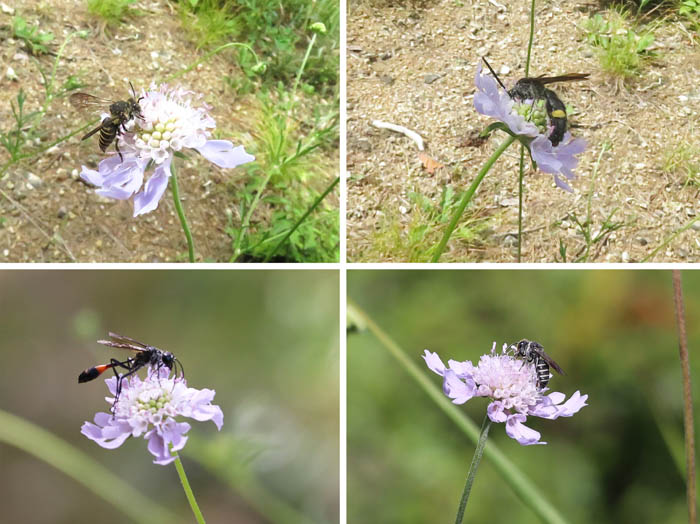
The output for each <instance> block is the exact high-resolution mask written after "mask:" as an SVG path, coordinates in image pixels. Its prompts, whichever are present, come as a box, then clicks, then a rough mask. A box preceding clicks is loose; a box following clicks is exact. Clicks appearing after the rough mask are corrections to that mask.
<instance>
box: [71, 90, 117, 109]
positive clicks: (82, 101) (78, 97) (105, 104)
mask: <svg viewBox="0 0 700 524" xmlns="http://www.w3.org/2000/svg"><path fill="white" fill-rule="evenodd" d="M69 100H70V103H71V104H73V106H74V107H77V108H78V109H81V110H83V111H88V110H90V109H102V110H104V111H106V110H107V109H108V108H109V105H110V104H111V103H112V101H111V100H107V99H106V98H99V97H97V96H92V95H89V94H87V93H73V94H72V95H71V96H70V97H69Z"/></svg>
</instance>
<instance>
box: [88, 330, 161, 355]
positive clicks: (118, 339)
mask: <svg viewBox="0 0 700 524" xmlns="http://www.w3.org/2000/svg"><path fill="white" fill-rule="evenodd" d="M108 334H109V337H110V338H111V339H113V340H98V341H97V343H98V344H102V345H104V346H109V347H111V348H120V349H129V350H131V351H146V350H150V349H151V346H149V345H148V344H144V343H143V342H139V341H138V340H134V339H133V338H130V337H127V336H124V335H117V334H116V333H112V332H110V333H108Z"/></svg>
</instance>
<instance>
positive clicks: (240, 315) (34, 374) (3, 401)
mask: <svg viewBox="0 0 700 524" xmlns="http://www.w3.org/2000/svg"><path fill="white" fill-rule="evenodd" d="M0 290H1V291H0V311H1V312H2V336H1V337H0V358H1V365H0V410H5V411H8V412H10V413H12V414H14V415H16V416H19V417H22V418H23V419H26V420H28V421H31V422H32V423H34V424H37V425H38V426H41V427H42V428H44V429H46V430H48V431H50V432H52V433H53V434H55V435H57V436H58V437H60V438H62V439H64V440H65V441H67V442H68V443H69V444H70V445H72V446H75V447H77V448H78V449H79V450H81V451H82V452H84V453H85V454H86V455H88V457H89V458H91V459H94V461H95V463H99V464H101V465H103V466H106V467H107V468H109V469H110V470H111V471H112V472H113V473H114V474H116V475H117V476H118V477H120V478H121V479H124V480H125V481H126V482H128V483H130V484H131V486H132V487H134V488H136V489H137V490H139V491H140V492H141V493H143V494H144V495H146V496H147V497H149V498H150V499H151V500H153V501H154V502H157V503H158V504H161V505H163V506H165V507H166V508H167V509H168V510H170V511H172V512H174V513H176V514H178V515H180V516H181V517H182V522H193V520H194V519H193V516H192V513H191V511H190V508H189V506H188V504H187V501H186V499H185V496H184V493H183V490H182V488H181V486H180V484H179V480H178V477H177V474H176V472H175V469H174V467H173V466H172V465H171V466H165V467H163V466H157V465H154V464H152V458H153V457H152V456H151V455H150V453H148V451H147V449H146V441H145V440H143V439H134V438H131V439H129V440H127V442H126V443H125V444H124V445H122V446H121V447H120V448H118V449H116V450H105V449H102V448H101V447H99V446H98V445H97V444H96V443H94V442H92V441H90V440H88V439H87V438H85V437H83V436H82V435H81V434H80V427H81V425H82V424H83V421H85V420H90V421H92V419H93V416H94V414H95V413H96V412H97V411H106V410H107V408H108V405H107V403H106V402H105V401H104V397H105V396H107V389H106V387H105V385H104V381H102V380H99V379H98V380H95V381H94V382H89V383H86V384H78V381H77V377H78V374H79V373H80V372H81V371H82V370H83V369H85V368H87V367H89V366H92V365H95V364H97V363H105V362H108V361H109V358H110V357H112V356H115V352H117V353H118V352H119V350H117V349H110V348H106V347H104V346H100V345H98V344H96V343H95V341H96V340H97V339H98V338H104V337H105V336H106V334H107V331H115V332H117V333H121V334H124V335H128V336H131V337H133V338H136V339H138V340H141V341H143V342H146V343H149V344H153V345H155V346H158V347H160V348H162V349H167V350H169V351H171V352H173V353H174V354H175V355H176V356H177V357H178V358H179V359H180V360H181V362H182V363H183V365H184V368H185V372H186V378H187V381H188V384H189V385H190V386H192V387H195V388H200V389H201V388H212V389H214V390H216V397H215V399H214V403H215V404H217V405H219V406H221V408H222V410H223V412H224V426H223V428H222V430H221V432H217V431H216V427H215V425H214V424H213V423H212V422H197V421H193V420H188V422H190V423H191V425H192V428H191V429H190V431H189V434H188V435H189V437H190V439H189V441H188V443H187V445H186V446H185V448H184V450H182V451H181V452H180V456H181V457H182V461H183V464H184V467H185V470H186V471H187V473H188V476H189V480H190V483H191V485H192V488H193V490H194V493H195V495H196V497H197V500H198V503H199V505H200V508H201V509H202V512H203V514H204V516H205V518H207V521H208V522H236V523H242V524H248V523H256V524H257V523H268V522H295V523H296V522H304V523H306V522H310V523H311V522H314V523H335V522H338V511H339V509H338V489H339V486H338V478H339V444H338V438H339V435H338V428H339V416H338V405H339V404H338V403H339V389H338V377H339V373H338V370H339V349H338V348H339V331H338V330H339V321H338V310H339V281H338V272H337V271H321V270H314V271H306V270H295V271H284V270H275V271H254V270H227V271H222V270H217V271H205V270H197V271H180V270H177V271H176V270H169V271H162V270H148V271H134V270H128V271H97V270H88V271H85V270H83V271H59V270H51V271H37V270H34V271H14V270H4V271H0ZM142 374H143V373H142ZM0 471H1V473H0V493H2V497H1V500H2V517H0V520H1V521H2V522H13V523H14V522H17V523H32V524H42V523H51V524H57V523H83V522H90V523H92V522H100V523H117V522H118V523H124V522H130V520H129V519H128V518H127V517H126V516H125V515H124V514H123V513H121V512H120V511H119V510H117V509H115V508H114V507H113V506H112V505H110V504H108V503H105V502H104V501H103V500H102V499H100V498H99V497H97V496H96V495H95V494H94V493H93V492H92V491H90V490H88V489H86V488H85V487H83V486H82V485H80V484H79V483H77V482H76V481H75V480H74V479H72V478H70V477H68V476H66V475H64V474H62V473H60V472H59V471H57V470H56V469H54V468H52V467H51V466H49V465H47V464H46V463H45V462H43V461H41V460H38V459H37V458H35V457H34V456H32V455H30V454H27V453H25V452H23V451H20V450H18V449H17V448H15V447H13V446H8V445H6V444H5V443H2V442H0ZM117 504H119V505H126V504H130V501H129V500H120V501H117Z"/></svg>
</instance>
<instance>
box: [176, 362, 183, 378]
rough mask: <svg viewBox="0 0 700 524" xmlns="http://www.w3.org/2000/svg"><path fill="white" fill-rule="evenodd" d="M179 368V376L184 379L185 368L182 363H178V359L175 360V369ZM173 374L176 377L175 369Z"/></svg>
mask: <svg viewBox="0 0 700 524" xmlns="http://www.w3.org/2000/svg"><path fill="white" fill-rule="evenodd" d="M177 366H180V376H181V377H182V378H184V377H185V368H184V367H183V365H182V362H180V361H179V360H178V359H175V367H176V368H177ZM175 374H176V375H177V369H175Z"/></svg>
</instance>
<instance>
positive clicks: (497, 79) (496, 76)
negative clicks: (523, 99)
mask: <svg viewBox="0 0 700 524" xmlns="http://www.w3.org/2000/svg"><path fill="white" fill-rule="evenodd" d="M481 59H482V60H483V61H484V63H485V64H486V67H488V68H489V71H491V74H492V75H493V76H494V78H495V79H496V82H498V84H499V85H500V86H501V87H502V88H503V89H504V90H505V91H506V93H507V92H508V89H506V86H504V85H503V82H501V79H500V78H498V75H497V74H496V71H494V70H493V67H491V64H489V63H488V62H487V61H486V57H483V56H482V57H481Z"/></svg>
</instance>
